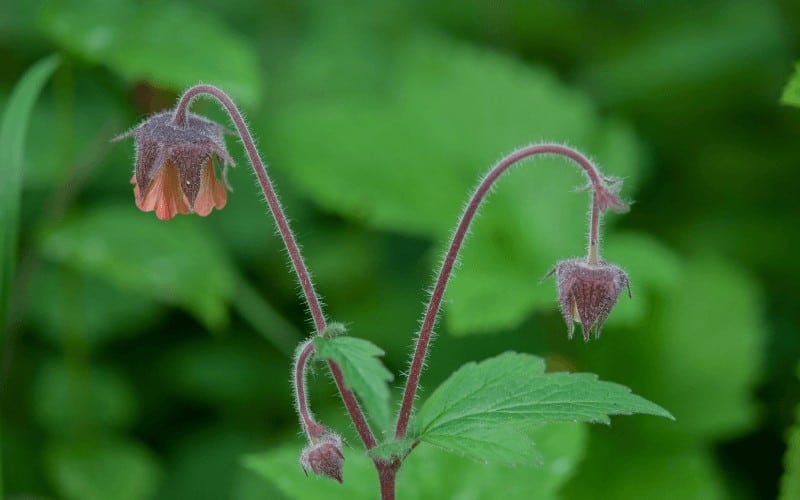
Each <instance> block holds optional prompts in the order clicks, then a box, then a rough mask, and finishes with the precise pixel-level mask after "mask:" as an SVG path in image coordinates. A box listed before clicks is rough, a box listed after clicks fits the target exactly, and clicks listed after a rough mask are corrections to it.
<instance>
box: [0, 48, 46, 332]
mask: <svg viewBox="0 0 800 500" xmlns="http://www.w3.org/2000/svg"><path fill="white" fill-rule="evenodd" d="M58 63H59V58H58V57H57V56H50V57H47V58H45V59H42V60H41V61H39V62H37V63H36V64H35V65H33V66H32V67H31V68H30V69H28V71H27V72H26V73H25V75H24V76H23V77H22V79H21V80H20V81H19V82H18V83H17V85H16V86H15V87H14V91H13V93H12V95H11V97H10V98H9V100H8V104H7V106H6V109H5V111H4V112H3V121H2V123H1V124H0V165H2V166H3V167H2V168H3V180H2V182H0V331H3V332H5V324H6V314H7V307H8V300H9V297H10V293H11V281H12V279H13V276H14V268H15V267H16V258H17V228H18V225H19V205H20V198H21V197H22V179H23V175H22V166H23V163H24V162H23V155H24V148H25V137H26V132H27V130H28V120H29V118H30V115H31V112H32V111H33V105H34V103H35V102H36V98H37V97H38V96H39V93H40V92H41V90H42V87H44V84H45V82H47V79H48V78H50V75H52V74H53V71H55V69H56V67H57V66H58ZM0 338H2V335H0Z"/></svg>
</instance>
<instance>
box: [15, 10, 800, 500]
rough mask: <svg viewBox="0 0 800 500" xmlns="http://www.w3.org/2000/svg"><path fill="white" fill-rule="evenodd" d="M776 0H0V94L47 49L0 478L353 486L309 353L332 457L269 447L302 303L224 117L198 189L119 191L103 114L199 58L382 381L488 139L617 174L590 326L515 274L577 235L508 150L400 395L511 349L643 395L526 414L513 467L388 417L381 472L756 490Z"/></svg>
mask: <svg viewBox="0 0 800 500" xmlns="http://www.w3.org/2000/svg"><path fill="white" fill-rule="evenodd" d="M799 22H800V3H797V2H795V1H792V0H772V1H767V0H732V1H704V2H688V1H685V2H684V1H678V2H672V1H656V2H641V1H634V0H616V1H611V2H593V1H589V0H572V1H561V0H545V1H538V2H526V1H522V0H502V1H501V0H493V1H489V0H484V1H472V0H466V1H458V2H457V1H446V2H424V1H383V2H374V1H366V0H362V1H354V2H342V3H341V4H339V3H338V2H325V1H322V0H305V1H290V0H280V1H271V2H258V1H255V0H226V1H223V0H199V1H195V2H190V1H185V2H159V1H145V2H137V1H134V0H115V1H106V0H64V1H39V0H37V1H28V0H3V1H2V3H0V60H1V61H2V62H3V64H2V68H1V69H0V110H4V109H5V108H6V103H7V101H8V98H9V94H10V93H11V90H12V88H13V86H14V85H15V83H16V82H17V81H18V80H19V79H20V78H21V76H22V75H23V74H24V72H25V70H26V69H27V68H29V67H30V66H31V65H32V64H33V63H34V62H35V61H37V60H39V59H41V58H42V57H44V56H46V55H49V54H52V53H57V54H59V55H60V64H59V66H58V68H57V69H56V71H55V73H54V75H53V77H52V78H51V79H50V80H49V82H48V84H47V86H46V87H45V89H44V91H43V93H42V95H41V97H40V99H39V100H38V101H37V103H36V105H35V107H34V108H33V112H32V115H31V116H30V123H29V129H28V138H27V141H26V143H25V149H24V152H25V156H24V185H23V187H24V191H23V197H22V210H21V216H20V222H19V224H20V235H19V253H18V260H17V265H16V274H15V278H14V283H13V287H12V288H11V292H12V293H11V300H10V312H9V324H8V327H7V328H6V329H5V335H4V336H3V337H2V342H3V344H2V371H0V398H2V409H3V414H2V456H3V460H2V475H3V478H4V484H3V489H4V492H5V494H6V495H7V497H8V498H64V499H108V500H115V499H126V500H127V499H130V500H136V499H150V498H155V499H198V500H202V499H222V498H231V499H241V500H251V499H252V500H257V499H262V498H283V497H287V498H292V497H298V498H312V497H313V496H314V495H318V496H320V495H322V496H320V497H321V498H336V497H338V496H345V492H346V496H348V497H349V498H376V497H377V481H376V477H375V475H374V472H373V471H369V469H368V468H367V466H366V464H365V463H364V460H363V458H361V455H362V452H361V449H360V446H359V444H358V443H359V441H358V439H357V438H356V437H355V436H354V434H353V431H352V428H351V426H350V424H349V423H348V422H347V421H346V420H345V418H344V417H343V408H342V405H341V402H340V401H339V400H338V399H337V397H336V394H335V389H334V387H333V386H332V384H331V383H330V382H329V378H328V376H327V374H326V371H325V370H324V369H322V368H321V367H320V369H319V370H317V373H316V375H315V377H313V381H312V385H311V388H310V389H311V395H312V401H313V408H314V410H315V412H316V413H317V415H318V416H319V417H320V419H321V421H322V422H325V423H326V424H328V425H330V426H333V427H336V428H337V429H338V430H340V431H341V432H343V433H344V434H345V435H346V436H349V442H350V444H351V447H350V448H348V450H347V462H346V463H347V466H346V468H345V471H344V474H345V486H344V487H339V486H338V485H335V484H334V483H332V482H330V481H329V482H324V481H321V480H316V479H306V478H305V477H304V476H303V474H302V472H301V470H300V467H299V466H298V464H297V456H298V455H299V452H300V450H301V447H302V443H301V441H299V438H298V432H299V427H298V423H297V419H296V417H295V415H294V411H293V406H292V401H291V390H290V385H289V374H290V364H291V355H292V352H293V350H294V346H295V345H296V344H297V342H298V341H300V340H301V339H302V338H304V337H305V336H306V335H308V334H309V332H310V323H309V321H308V317H307V314H306V312H305V309H304V307H303V305H302V304H301V303H300V300H299V290H298V288H297V285H296V283H295V281H294V278H293V276H292V275H291V274H290V273H289V272H288V271H289V267H288V263H287V258H286V254H285V251H284V250H283V249H282V248H281V244H280V240H279V239H278V238H277V237H276V235H275V230H274V225H273V222H272V220H271V218H270V217H269V216H268V215H267V213H266V208H265V207H264V205H263V203H262V202H261V195H260V193H259V192H258V191H257V188H256V186H255V181H254V178H253V176H252V173H251V171H250V169H249V166H248V165H247V163H246V161H245V158H244V156H243V154H242V151H241V148H240V146H239V144H238V143H236V141H235V140H233V139H229V149H230V150H231V152H232V154H233V156H234V158H235V159H236V160H237V163H238V167H237V168H236V169H234V170H233V171H232V172H230V180H231V184H232V185H233V187H234V192H233V193H230V195H229V202H228V206H227V207H226V208H225V209H224V210H222V211H220V212H217V211H215V212H214V213H212V214H211V215H210V216H209V217H207V218H199V217H179V218H178V219H176V220H173V221H171V222H169V223H164V222H161V221H158V220H157V219H156V217H155V216H154V215H153V214H152V213H148V214H145V213H141V212H139V211H138V210H137V209H136V207H135V205H134V203H133V196H132V189H131V186H130V184H129V183H128V181H129V178H130V175H131V172H132V168H133V162H132V158H133V148H132V145H131V144H130V143H124V144H110V143H109V139H110V138H111V137H113V136H114V135H116V134H118V133H120V132H121V131H124V130H126V129H128V128H130V127H132V126H133V125H135V124H136V123H137V122H138V121H140V120H141V119H143V117H145V116H146V115H147V114H149V113H152V112H155V111H159V110H161V109H163V108H166V107H170V106H171V105H173V103H174V101H175V99H176V97H177V94H178V93H179V92H180V91H181V90H182V89H184V88H186V87H188V86H189V85H192V84H194V83H197V82H200V81H202V82H207V83H214V84H217V85H219V86H220V87H222V88H223V89H225V90H226V91H227V92H228V93H229V94H230V95H231V96H232V97H233V98H234V99H236V100H237V102H238V103H239V105H240V106H241V107H242V108H243V110H244V111H245V113H246V114H247V116H248V119H249V123H250V125H251V127H252V128H253V131H254V133H255V135H256V137H257V139H258V140H259V145H260V148H261V150H262V153H263V154H264V156H265V157H266V159H267V160H268V162H269V164H270V172H271V174H272V175H273V177H274V180H275V181H276V183H277V186H278V191H279V193H280V194H281V197H282V200H283V202H284V203H285V205H286V208H287V212H288V214H289V216H290V217H291V219H292V221H293V226H294V229H295V230H296V232H297V236H298V239H299V240H300V242H301V244H302V245H303V248H304V252H305V256H306V258H307V261H308V264H309V266H310V268H311V271H312V273H313V274H314V276H315V278H316V283H317V286H318V289H319V291H320V292H321V293H322V295H323V297H324V300H325V303H326V311H327V314H328V315H329V317H330V318H331V319H333V320H336V321H342V322H344V323H346V324H347V325H348V326H349V328H350V332H351V334H353V335H356V336H360V337H364V338H367V339H369V340H371V341H373V342H375V343H376V344H378V345H380V346H381V347H382V348H384V349H385V350H386V352H387V354H386V357H385V362H386V364H387V366H388V367H389V368H390V369H391V370H392V371H393V372H394V373H395V374H398V375H397V376H396V378H395V381H394V383H393V384H394V388H395V396H397V395H398V393H399V388H400V386H401V384H402V377H401V376H400V375H399V374H401V373H402V371H403V370H404V369H405V367H406V363H407V356H408V354H409V348H410V346H411V344H412V336H413V333H414V332H415V329H416V327H417V321H418V319H419V318H420V316H421V314H422V303H423V301H424V300H425V298H426V292H425V290H426V289H427V288H428V287H429V286H430V285H431V281H432V278H433V276H432V269H433V266H434V264H436V263H437V262H438V258H439V255H441V252H442V251H443V249H444V244H445V243H446V241H447V238H448V236H449V234H450V231H451V228H452V225H453V224H454V223H455V221H456V217H457V215H458V213H459V211H460V209H461V207H462V206H463V204H464V202H465V201H466V197H467V195H468V193H469V192H470V190H471V188H472V186H474V184H475V183H476V182H477V180H478V178H479V177H480V175H481V174H482V173H483V172H484V171H485V170H486V169H487V168H488V167H489V166H490V165H491V164H492V163H493V162H494V161H495V160H497V159H498V158H499V157H500V156H501V155H503V154H505V153H508V152H510V151H511V150H512V149H513V148H515V147H517V146H520V145H523V144H526V143H529V142H535V141H560V142H566V143H568V144H570V145H572V146H575V147H577V148H578V149H580V150H582V151H584V152H585V153H587V154H588V155H590V156H591V157H593V158H594V159H595V160H597V162H598V163H599V164H600V166H601V167H602V168H603V170H604V171H605V172H606V173H607V174H610V175H617V176H622V177H624V178H625V185H624V188H623V192H622V194H623V195H624V196H625V197H626V198H627V199H630V200H632V201H634V205H633V207H632V211H631V212H630V214H627V215H623V216H618V215H611V216H609V217H608V218H607V220H606V223H605V230H606V232H605V237H604V247H603V251H604V255H605V256H606V257H607V258H608V259H609V260H611V261H612V262H614V263H616V264H619V265H620V266H622V267H623V268H625V269H626V270H627V271H628V272H629V274H630V278H631V281H632V288H633V295H634V298H633V300H632V301H629V300H628V299H627V298H625V297H623V298H622V299H621V301H620V304H619V305H618V307H617V309H615V311H614V312H613V313H612V315H611V317H610V318H609V321H608V323H607V325H606V328H605V330H604V333H603V337H602V338H601V339H600V340H599V341H592V342H590V343H588V344H585V343H583V341H581V340H578V339H575V340H573V341H571V342H570V341H568V340H567V339H566V335H565V326H564V324H563V321H562V319H561V318H560V316H559V314H558V312H557V308H556V303H555V291H554V285H553V283H552V282H544V283H540V279H541V278H542V277H543V276H544V275H545V273H547V271H548V270H549V269H550V268H551V267H552V265H553V264H554V263H555V262H556V261H557V260H558V259H560V258H567V257H571V256H574V255H578V254H581V253H582V252H583V249H584V245H585V243H584V238H585V232H586V230H585V222H586V220H585V219H586V207H587V203H588V201H587V195H586V194H585V193H577V194H576V193H575V192H574V191H575V189H574V188H576V187H580V185H581V184H582V182H583V180H582V178H581V176H580V175H579V174H578V171H577V169H575V168H573V167H571V166H568V167H567V168H565V166H566V162H564V161H562V160H557V159H541V160H533V161H528V162H527V163H528V164H526V165H524V166H523V167H522V168H519V169H517V170H515V171H514V172H512V173H510V174H509V175H508V177H506V178H505V179H504V180H502V181H501V182H500V185H499V189H498V190H497V191H496V193H495V194H494V195H493V196H492V197H491V198H490V200H489V203H488V204H487V205H486V207H485V209H484V210H483V211H482V213H481V216H480V218H479V220H478V221H477V223H476V225H475V227H474V231H473V234H472V235H471V238H470V240H469V241H468V243H467V246H466V248H465V252H464V254H463V259H462V267H461V268H460V269H459V271H458V273H457V276H456V278H455V279H454V281H453V282H452V285H451V288H450V289H449V291H448V295H447V298H446V305H445V315H444V318H443V321H442V322H441V325H440V328H439V333H440V335H439V337H438V338H437V340H436V342H435V344H434V347H433V353H432V356H431V357H430V359H429V369H428V371H427V372H426V373H425V374H424V376H423V381H422V382H423V385H424V387H425V388H426V389H427V390H425V391H423V397H424V393H426V392H427V393H429V392H430V390H431V389H432V388H433V387H435V386H436V385H437V384H438V383H440V382H441V381H442V380H443V379H444V378H445V377H446V376H447V375H448V374H449V373H450V372H451V371H452V370H454V369H455V368H456V367H458V366H459V365H461V364H462V363H464V362H466V361H469V360H479V359H484V358H487V357H489V356H492V355H495V354H497V353H499V352H502V351H504V350H508V349H514V350H519V351H524V352H531V353H535V354H537V355H540V356H543V357H546V358H547V360H548V365H549V367H550V369H553V370H565V369H568V370H576V371H590V372H594V373H597V374H599V375H600V377H601V378H603V379H605V380H611V381H615V382H618V383H621V384H624V385H627V386H629V387H631V388H632V389H633V390H634V391H635V392H636V393H638V394H640V395H642V396H644V397H646V398H648V399H650V400H652V401H654V402H656V403H658V404H660V405H662V406H664V407H665V408H667V409H668V410H670V411H671V412H672V413H673V414H674V415H675V417H676V419H677V420H676V421H675V422H669V421H666V420H663V419H657V418H654V417H646V416H636V417H617V418H615V419H614V420H613V424H612V426H611V427H603V426H594V427H592V426H582V425H577V424H575V425H569V426H558V427H553V428H548V429H542V430H540V431H539V434H538V435H539V436H540V437H539V439H538V441H537V442H538V443H539V445H540V448H541V450H542V452H543V455H544V457H545V463H544V464H543V465H542V466H541V467H540V468H539V469H531V470H527V469H524V468H523V469H505V468H502V467H500V466H485V465H481V464H474V463H471V462H468V461H465V460H461V459H458V458H451V457H447V456H444V455H440V454H438V453H437V452H434V451H431V450H425V449H424V447H420V449H419V450H418V452H415V454H414V455H412V457H411V459H410V460H409V462H408V466H407V468H405V469H403V472H402V473H401V475H400V478H399V483H400V484H399V488H400V492H401V494H405V498H497V494H498V492H499V491H502V492H503V495H504V496H505V497H507V498H565V499H578V498H612V499H617V498H619V499H627V498H685V499H691V498H698V499H714V498H737V499H738V498H742V499H746V498H772V497H775V496H776V495H777V494H778V488H779V482H780V477H781V475H782V469H783V467H782V455H783V453H784V449H785V436H786V433H787V429H788V428H789V427H790V425H791V423H792V420H793V415H794V406H795V405H796V404H797V402H798V400H799V399H800V385H798V381H797V377H796V372H797V363H798V359H799V356H800V336H799V333H798V327H799V325H800V309H798V307H797V297H798V295H797V292H796V290H797V283H798V282H799V281H800V266H798V265H797V249H798V248H800V234H798V231H797V230H796V227H797V220H798V215H800V213H798V206H799V205H798V202H797V187H798V183H800V174H798V161H800V160H798V158H800V156H798V153H799V152H800V149H798V144H800V140H799V138H800V108H795V107H789V106H782V105H781V104H780V103H779V100H780V96H781V92H782V90H783V87H784V85H785V84H786V82H787V81H788V79H789V77H790V75H791V72H792V68H793V64H794V61H795V60H796V59H798V46H799V44H798V42H799V41H800V39H799V38H798V36H799V35H800V33H799V31H798V30H799V29H800V24H799ZM193 110H194V111H196V112H199V113H205V114H208V115H209V116H212V117H214V118H215V119H217V120H219V121H221V122H223V123H228V122H227V121H226V120H225V117H224V115H223V114H222V113H221V111H220V110H219V109H218V108H217V106H216V105H215V104H213V103H212V102H210V101H199V102H197V103H195V105H194V106H193ZM8 168H9V166H8V165H0V172H2V173H3V179H0V182H4V179H5V178H7V175H8V171H7V169H8ZM798 463H800V462H798ZM361 470H364V471H368V472H363V477H359V476H361V475H362V472H361ZM337 488H338V489H337ZM324 495H332V496H327V497H325V496H324ZM401 498H403V496H401Z"/></svg>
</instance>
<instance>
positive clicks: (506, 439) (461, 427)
mask: <svg viewBox="0 0 800 500" xmlns="http://www.w3.org/2000/svg"><path fill="white" fill-rule="evenodd" d="M544 368H545V366H544V361H543V360H542V359H541V358H537V357H535V356H531V355H529V354H520V353H513V352H507V353H505V354H501V355H500V356H497V357H494V358H490V359H488V360H485V361H482V362H481V363H477V364H476V363H468V364H466V365H464V366H463V367H461V368H460V369H459V370H458V371H456V372H455V373H454V374H453V375H451V376H450V378H448V379H447V380H446V381H445V382H444V383H443V384H442V385H440V386H439V387H438V388H437V389H436V390H435V391H434V392H433V394H431V396H430V397H429V398H428V399H427V400H426V401H425V403H424V404H423V405H422V407H421V408H420V410H419V411H418V413H417V414H416V417H415V420H414V424H413V427H412V429H413V430H412V432H411V435H412V436H413V437H415V438H417V439H419V440H421V441H423V442H426V443H429V444H432V445H434V446H438V447H440V448H442V449H444V450H447V451H450V452H453V453H457V454H460V455H464V456H467V457H470V458H473V459H475V460H479V461H484V462H485V461H491V462H503V463H509V464H515V463H531V462H532V461H533V460H534V458H535V457H534V453H533V448H532V444H531V443H529V442H527V441H526V439H525V438H524V436H521V435H520V434H521V433H520V429H524V428H526V427H528V426H531V425H539V424H543V423H550V422H559V421H572V422H578V421H584V422H601V423H609V422H610V419H609V418H608V416H609V415H619V414H623V415H630V414H633V413H647V414H651V415H657V416H662V417H667V418H672V415H670V414H669V412H667V411H666V410H665V409H663V408H661V407H660V406H658V405H656V404H654V403H651V402H649V401H647V400H646V399H644V398H642V397H640V396H637V395H635V394H632V393H631V391H630V389H628V388H627V387H624V386H621V385H618V384H613V383H610V382H603V381H600V380H597V376H596V375H593V374H588V373H564V372H561V373H545V372H544Z"/></svg>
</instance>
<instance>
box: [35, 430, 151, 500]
mask: <svg viewBox="0 0 800 500" xmlns="http://www.w3.org/2000/svg"><path fill="white" fill-rule="evenodd" d="M47 465H48V472H49V475H50V478H51V481H52V482H53V485H54V486H55V488H56V490H57V491H58V492H59V494H60V496H61V498H64V499H66V500H146V499H149V498H152V497H153V495H154V494H155V492H156V488H157V486H158V481H159V478H160V476H161V470H160V466H159V464H158V462H157V461H156V458H155V457H154V456H153V454H152V453H151V452H150V451H149V450H147V449H145V448H143V447H142V446H141V445H139V444H135V443H130V442H127V441H121V440H116V439H109V440H102V441H93V442H84V441H81V442H64V443H57V444H55V445H53V446H52V447H51V448H50V449H49V450H48V452H47Z"/></svg>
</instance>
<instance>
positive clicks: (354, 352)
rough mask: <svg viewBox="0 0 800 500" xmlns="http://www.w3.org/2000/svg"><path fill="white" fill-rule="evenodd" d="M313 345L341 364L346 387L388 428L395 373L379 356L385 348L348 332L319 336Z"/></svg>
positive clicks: (378, 421) (373, 418) (321, 355)
mask: <svg viewBox="0 0 800 500" xmlns="http://www.w3.org/2000/svg"><path fill="white" fill-rule="evenodd" d="M330 326H333V325H330ZM330 326H329V327H330ZM314 346H315V347H316V350H317V355H318V356H319V357H320V358H322V359H325V360H331V361H335V362H336V364H338V365H339V367H340V368H341V369H342V374H343V375H344V380H345V383H346V384H347V387H348V388H350V389H351V390H352V391H353V392H355V393H356V394H357V395H358V398H359V401H361V403H362V404H363V405H364V406H365V407H366V409H367V413H368V414H369V416H370V417H371V418H372V420H373V423H374V424H375V425H376V426H377V427H378V428H380V429H383V430H386V429H388V428H389V426H390V425H391V423H392V422H391V420H392V415H391V413H390V410H389V386H388V385H387V383H388V382H390V381H391V380H392V379H393V378H394V376H393V375H392V372H390V371H389V370H387V369H386V367H385V366H383V363H381V360H380V359H379V358H380V356H383V354H384V352H383V350H382V349H381V348H379V347H378V346H376V345H375V344H373V343H372V342H369V341H368V340H364V339H359V338H356V337H348V336H346V335H341V336H338V337H333V338H325V337H322V336H316V337H314Z"/></svg>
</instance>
